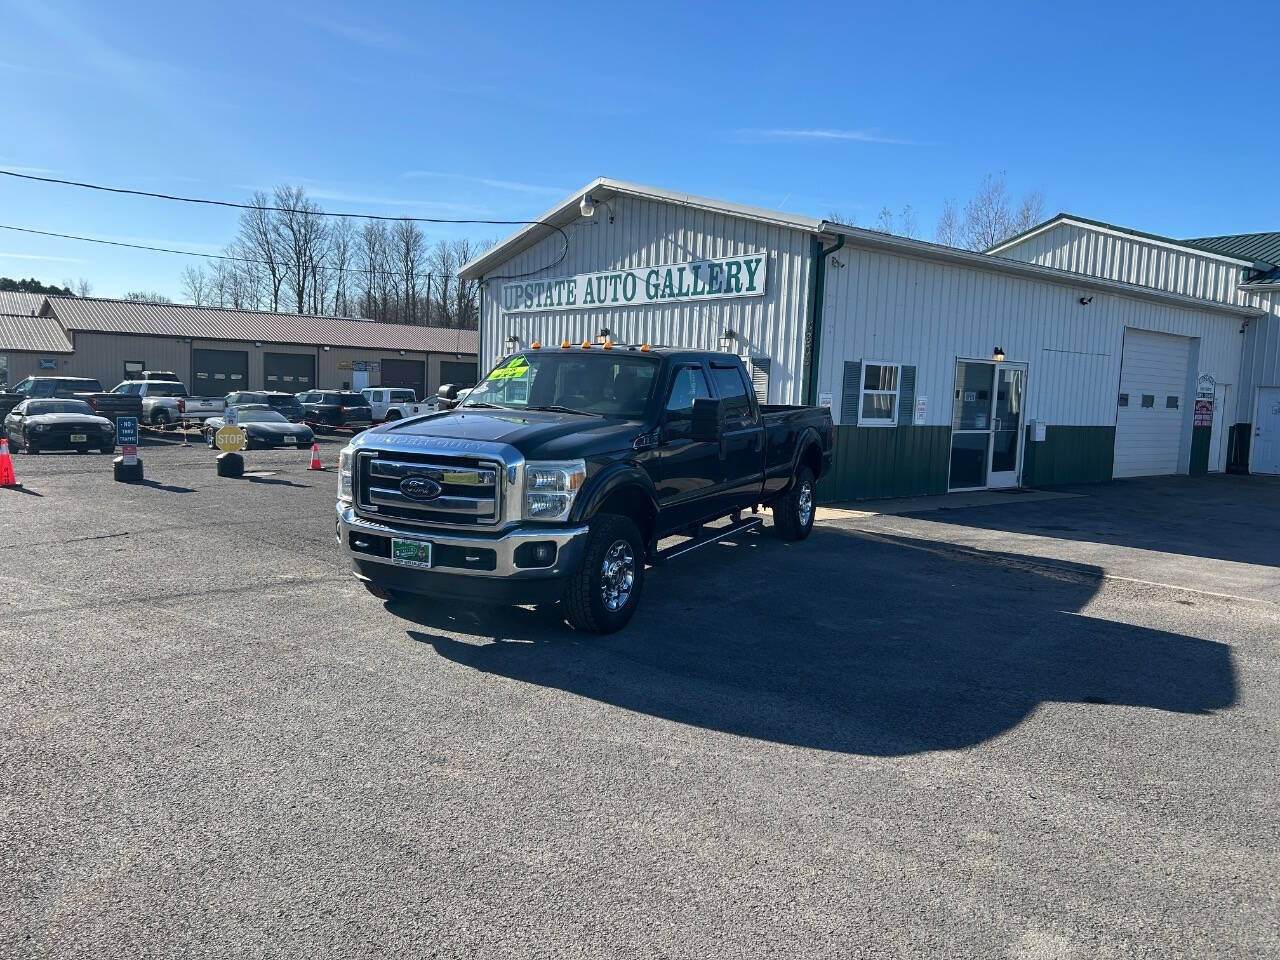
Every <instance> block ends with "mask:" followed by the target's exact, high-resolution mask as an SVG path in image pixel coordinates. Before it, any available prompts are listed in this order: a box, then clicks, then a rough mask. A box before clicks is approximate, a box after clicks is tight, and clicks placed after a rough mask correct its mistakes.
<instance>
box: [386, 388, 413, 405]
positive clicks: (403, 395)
mask: <svg viewBox="0 0 1280 960" xmlns="http://www.w3.org/2000/svg"><path fill="white" fill-rule="evenodd" d="M391 402H392V403H417V402H418V398H417V397H415V396H414V395H413V391H412V390H392V391H391Z"/></svg>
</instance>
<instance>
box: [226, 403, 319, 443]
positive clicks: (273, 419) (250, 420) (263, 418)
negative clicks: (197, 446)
mask: <svg viewBox="0 0 1280 960" xmlns="http://www.w3.org/2000/svg"><path fill="white" fill-rule="evenodd" d="M235 411H236V417H237V420H238V422H239V425H240V427H241V428H242V429H243V430H244V434H245V447H246V449H249V450H254V449H264V448H272V447H288V448H290V449H296V448H298V447H310V446H311V444H313V443H314V442H315V434H313V433H312V432H311V428H310V427H308V426H307V425H306V424H305V423H290V422H289V421H288V420H286V419H285V417H284V414H282V413H279V412H277V411H275V410H272V409H270V408H268V407H267V406H266V404H253V405H252V406H245V405H242V406H237V407H235ZM226 425H227V421H226V419H225V418H224V417H210V418H209V419H208V420H206V421H205V422H204V427H203V430H204V439H205V443H207V444H209V446H210V447H213V446H215V443H214V435H215V434H216V433H217V432H218V431H219V430H220V429H221V428H222V427H225V426H226Z"/></svg>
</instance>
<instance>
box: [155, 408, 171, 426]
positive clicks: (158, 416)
mask: <svg viewBox="0 0 1280 960" xmlns="http://www.w3.org/2000/svg"><path fill="white" fill-rule="evenodd" d="M151 425H152V426H153V427H159V428H160V429H161V430H163V429H165V428H166V427H167V426H169V411H168V410H165V409H164V408H163V407H161V408H160V409H159V410H156V411H155V412H154V413H152V414H151Z"/></svg>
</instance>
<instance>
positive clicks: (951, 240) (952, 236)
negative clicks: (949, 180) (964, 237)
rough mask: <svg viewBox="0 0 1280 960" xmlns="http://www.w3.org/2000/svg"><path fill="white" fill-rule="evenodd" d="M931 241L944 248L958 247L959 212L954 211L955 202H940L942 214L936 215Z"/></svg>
mask: <svg viewBox="0 0 1280 960" xmlns="http://www.w3.org/2000/svg"><path fill="white" fill-rule="evenodd" d="M933 240H934V242H935V243H940V244H942V245H943V246H946V247H958V246H959V245H960V212H959V211H958V210H957V209H956V202H955V201H954V200H952V199H950V198H947V199H946V200H943V201H942V213H940V214H939V215H938V226H937V227H935V228H934V231H933Z"/></svg>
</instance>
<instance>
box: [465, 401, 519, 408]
mask: <svg viewBox="0 0 1280 960" xmlns="http://www.w3.org/2000/svg"><path fill="white" fill-rule="evenodd" d="M476 407H488V408H489V409H490V410H510V409H511V407H504V406H503V405H502V404H500V403H489V402H487V401H485V400H477V401H476V402H475V403H464V404H462V407H461V409H463V410H473V409H475V408H476Z"/></svg>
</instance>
